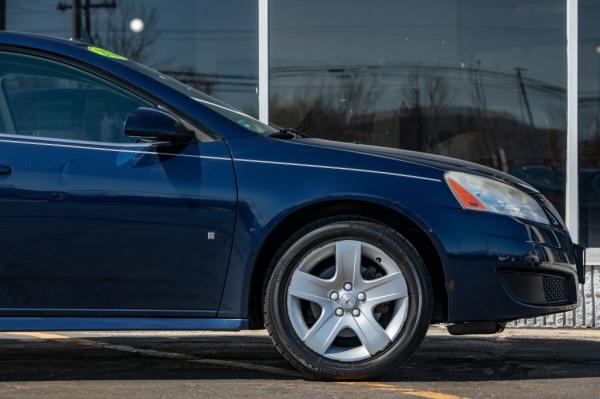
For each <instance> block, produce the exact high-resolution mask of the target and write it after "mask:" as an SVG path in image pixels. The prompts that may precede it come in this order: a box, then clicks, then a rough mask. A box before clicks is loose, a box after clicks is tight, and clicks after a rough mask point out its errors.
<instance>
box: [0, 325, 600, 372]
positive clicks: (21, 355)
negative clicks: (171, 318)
mask: <svg viewBox="0 0 600 399" xmlns="http://www.w3.org/2000/svg"><path fill="white" fill-rule="evenodd" d="M134 349H135V350H134ZM140 350H141V351H140ZM198 359H214V360H218V362H215V363H217V364H215V363H210V362H204V363H203V362H202V361H200V362H196V361H195V360H198ZM219 362H222V363H219ZM240 364H241V365H243V367H241V368H240V367H238V366H239V365H240ZM252 365H256V369H253V367H252ZM264 366H266V367H268V368H270V371H265V370H264V369H261V368H262V367H264ZM277 370H280V371H281V372H278V371H277ZM293 373H294V371H293V370H292V369H291V367H290V366H289V365H288V364H287V363H286V362H285V361H284V360H283V359H282V358H281V356H280V355H279V354H278V353H277V351H276V350H275V349H274V347H273V345H272V344H271V341H270V340H269V338H268V337H267V336H266V335H241V336H238V335H216V334H211V335H190V336H177V335H174V336H164V337H160V336H130V335H129V336H116V337H112V336H103V337H85V338H83V339H82V338H73V339H64V340H62V339H58V340H56V339H51V340H26V339H20V338H19V339H14V338H10V336H8V337H7V338H3V339H0V380H1V381H55V380H109V379H110V380H120V379H144V380H151V379H156V380H161V379H177V380H185V379H196V380H198V379H245V378H248V379H250V378H251V379H261V378H264V379H297V378H299V377H294V374H293ZM583 377H600V341H594V340H590V339H571V338H560V339H554V338H546V337H544V338H540V337H512V336H509V337H503V336H502V335H497V336H489V337H481V336H475V337H451V336H445V335H443V336H438V335H435V336H428V337H427V338H426V339H425V341H424V342H423V344H422V346H421V347H420V348H419V349H418V350H417V352H416V353H415V354H414V356H413V357H412V358H411V359H410V360H409V361H408V362H407V363H406V364H405V365H404V366H403V367H401V368H398V369H397V370H394V371H393V372H390V373H388V374H387V375H385V376H382V377H381V378H378V379H377V380H378V381H390V382H391V381H413V382H420V381H423V382H427V381H511V380H527V379H556V378H583Z"/></svg>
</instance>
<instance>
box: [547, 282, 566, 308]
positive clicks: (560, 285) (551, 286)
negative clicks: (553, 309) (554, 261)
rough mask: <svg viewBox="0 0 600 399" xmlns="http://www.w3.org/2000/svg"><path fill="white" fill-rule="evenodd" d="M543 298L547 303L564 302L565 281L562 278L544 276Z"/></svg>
mask: <svg viewBox="0 0 600 399" xmlns="http://www.w3.org/2000/svg"><path fill="white" fill-rule="evenodd" d="M543 282H544V297H545V299H546V302H548V303H560V302H566V301H567V300H568V299H569V297H568V289H567V280H566V279H565V278H562V277H556V276H544V280H543Z"/></svg>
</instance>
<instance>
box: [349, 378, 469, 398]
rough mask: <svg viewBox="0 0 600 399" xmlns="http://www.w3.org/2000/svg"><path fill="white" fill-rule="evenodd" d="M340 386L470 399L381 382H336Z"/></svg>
mask: <svg viewBox="0 0 600 399" xmlns="http://www.w3.org/2000/svg"><path fill="white" fill-rule="evenodd" d="M338 384H341V385H351V386H356V387H364V388H371V389H373V390H377V391H382V392H398V393H401V394H404V395H409V396H415V397H418V398H425V399H470V398H468V397H466V396H456V395H451V394H448V393H443V392H436V391H424V390H421V389H415V388H407V387H399V386H397V385H393V384H385V383H381V382H367V381H359V382H338Z"/></svg>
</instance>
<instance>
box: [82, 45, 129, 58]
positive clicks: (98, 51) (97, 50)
mask: <svg viewBox="0 0 600 399" xmlns="http://www.w3.org/2000/svg"><path fill="white" fill-rule="evenodd" d="M88 50H89V51H91V52H92V53H96V54H99V55H101V56H104V57H108V58H113V59H115V60H122V61H127V58H125V57H123V56H122V55H119V54H115V53H113V52H112V51H108V50H104V49H103V48H100V47H93V46H90V47H88Z"/></svg>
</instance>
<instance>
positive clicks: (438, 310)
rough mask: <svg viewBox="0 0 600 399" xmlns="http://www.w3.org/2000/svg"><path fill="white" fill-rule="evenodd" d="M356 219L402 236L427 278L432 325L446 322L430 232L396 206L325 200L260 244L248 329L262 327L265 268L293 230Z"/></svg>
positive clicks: (441, 276)
mask: <svg viewBox="0 0 600 399" xmlns="http://www.w3.org/2000/svg"><path fill="white" fill-rule="evenodd" d="M338 215H350V216H360V217H365V218H368V219H373V220H375V221H378V222H381V223H384V224H387V225H389V226H391V227H393V228H394V229H395V230H396V231H398V232H399V233H400V234H402V235H403V236H404V237H406V239H407V240H408V241H409V242H410V243H411V244H412V245H413V246H414V247H415V248H416V250H417V252H418V253H419V255H420V256H421V257H422V258H423V260H424V262H425V265H426V266H427V268H428V271H429V274H430V276H431V283H432V286H433V294H434V310H433V318H432V321H433V322H442V321H445V320H447V315H448V293H447V291H446V284H445V280H446V278H445V276H446V274H445V271H444V265H443V260H442V259H443V258H442V256H441V254H440V250H439V248H438V245H437V243H436V238H435V236H434V235H433V233H431V232H428V229H427V228H426V227H424V226H423V225H422V224H420V223H418V222H416V221H415V220H413V218H411V217H409V216H407V215H406V213H405V212H403V211H402V210H401V208H399V207H394V208H392V207H389V206H386V205H382V204H381V203H378V202H373V201H368V200H328V201H323V202H318V203H312V204H309V205H306V206H303V207H300V208H298V209H295V210H294V211H293V212H291V213H290V214H288V215H286V216H285V217H284V218H282V219H281V220H279V221H278V222H277V224H276V225H275V226H274V227H273V228H272V229H271V231H270V232H269V234H268V236H267V237H266V239H265V240H264V241H263V243H262V245H261V247H260V250H259V252H258V255H257V257H256V258H255V261H254V267H253V270H252V278H251V283H250V289H249V300H248V317H249V320H250V327H251V328H262V327H263V321H264V320H263V311H262V302H263V295H264V288H265V284H266V282H267V281H268V278H269V275H268V274H267V273H268V269H269V265H270V263H271V259H272V257H273V256H274V255H275V253H276V252H277V250H278V248H280V247H281V245H282V244H283V243H284V242H285V240H287V238H289V237H290V235H292V234H293V233H294V232H295V231H297V230H299V229H300V228H301V227H302V226H304V225H306V224H307V223H310V222H313V221H316V220H319V219H322V218H325V217H330V216H338Z"/></svg>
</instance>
